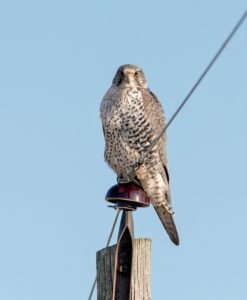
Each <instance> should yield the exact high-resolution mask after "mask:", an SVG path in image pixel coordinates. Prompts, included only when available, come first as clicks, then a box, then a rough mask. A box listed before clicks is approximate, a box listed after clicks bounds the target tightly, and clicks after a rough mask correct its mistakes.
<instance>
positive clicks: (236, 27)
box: [88, 10, 247, 300]
mask: <svg viewBox="0 0 247 300" xmlns="http://www.w3.org/2000/svg"><path fill="white" fill-rule="evenodd" d="M246 17H247V10H246V11H245V12H244V14H243V15H242V16H241V18H240V19H239V20H238V22H237V23H236V25H235V26H234V27H233V29H232V31H231V32H230V34H229V35H228V36H227V38H226V39H225V40H224V42H223V43H222V45H221V46H220V48H219V50H218V51H217V52H216V54H215V55H214V57H213V58H212V60H211V61H210V63H209V64H208V65H207V67H206V68H205V69H204V71H203V72H202V74H201V75H200V77H199V78H198V80H197V81H196V83H195V84H194V85H193V87H192V88H191V89H190V91H189V92H188V94H187V95H186V97H185V98H184V100H183V101H182V102H181V104H180V105H179V107H178V108H177V110H176V111H175V112H174V114H173V115H172V117H171V119H170V120H169V122H168V123H167V124H166V126H165V127H164V128H163V129H162V130H161V132H160V133H159V135H158V136H157V137H156V138H155V139H154V140H153V142H152V143H151V145H150V146H149V148H148V149H147V150H146V151H145V152H144V154H143V155H142V156H141V158H140V159H139V161H137V162H136V164H135V165H134V166H133V168H134V170H133V171H135V170H136V169H138V168H139V167H140V166H141V165H142V164H143V163H144V161H145V159H146V158H147V157H148V155H149V153H150V152H151V150H152V149H153V147H154V146H155V145H156V144H157V142H158V141H159V139H160V138H161V137H162V136H163V134H164V133H165V132H166V130H167V128H168V127H169V126H170V125H171V123H172V122H173V121H174V119H175V118H176V117H177V115H178V114H179V112H180V111H181V109H182V108H183V107H184V105H185V104H186V102H188V100H189V99H190V97H191V96H192V94H193V93H194V91H195V90H196V88H197V87H198V86H199V84H200V83H201V81H202V80H203V79H204V77H205V76H206V75H207V73H208V71H209V70H210V69H211V68H212V66H213V65H214V63H215V62H216V60H217V59H218V58H219V56H220V55H221V53H222V52H223V50H224V49H225V48H226V46H227V45H228V43H229V42H230V41H231V39H232V38H233V36H234V35H235V33H236V32H237V31H238V29H239V28H240V26H241V25H242V24H243V22H244V21H245V19H246ZM119 213H120V210H118V211H117V214H116V217H115V219H114V222H113V225H112V228H111V232H110V234H109V237H108V240H107V243H106V247H108V246H109V244H110V241H111V238H112V235H113V232H114V229H115V226H116V223H117V220H118V216H119ZM96 282H97V276H96V278H95V280H94V282H93V285H92V288H91V291H90V294H89V298H88V300H91V298H92V295H93V292H94V288H95V286H96Z"/></svg>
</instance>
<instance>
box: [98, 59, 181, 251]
mask: <svg viewBox="0 0 247 300" xmlns="http://www.w3.org/2000/svg"><path fill="white" fill-rule="evenodd" d="M100 118H101V121H102V127H103V133H104V138H105V151H104V158H105V160H106V162H107V163H108V165H109V166H110V168H112V170H113V171H114V172H115V173H116V174H117V176H118V178H120V179H123V180H126V181H131V179H133V177H135V179H136V180H137V181H138V182H139V184H140V185H141V187H142V188H143V190H144V191H145V193H146V194H147V196H148V198H149V200H150V202H151V204H152V205H153V207H154V209H155V211H156V213H157V215H158V216H159V219H160V221H161V223H162V224H163V226H164V228H165V230H166V232H167V233H168V236H169V237H170V239H171V241H172V242H173V243H174V244H175V245H179V236H178V232H177V229H176V225H175V223H174V219H173V214H174V211H173V209H172V204H171V193H170V186H169V173H168V164H167V154H166V133H165V132H164V134H163V135H162V136H161V138H160V139H159V140H158V141H157V143H156V144H155V146H154V147H153V148H152V149H151V151H150V153H149V155H148V156H147V157H146V158H145V159H144V162H143V163H142V164H141V165H140V166H139V167H138V168H137V169H135V170H134V176H133V174H132V176H131V174H130V173H131V172H130V170H131V168H130V167H131V166H134V165H135V164H136V162H137V161H139V159H140V158H141V157H142V155H143V153H144V152H145V151H147V150H148V149H149V147H150V145H151V144H152V142H153V141H154V140H155V138H156V137H157V136H158V134H159V133H160V132H161V130H162V129H163V128H164V127H165V115H164V110H163V108H162V105H161V103H160V101H159V99H158V98H157V97H156V96H155V94H154V93H153V92H152V91H151V90H150V89H149V87H148V83H147V80H146V79H145V75H144V71H143V70H142V69H141V68H140V67H138V66H137V65H133V64H125V65H122V66H120V67H119V68H118V70H117V72H116V74H115V76H114V78H113V81H112V85H111V86H110V88H109V89H108V90H107V92H106V94H105V95H104V97H103V100H102V102H101V105H100ZM132 171H133V170H132ZM132 173H133V172H132Z"/></svg>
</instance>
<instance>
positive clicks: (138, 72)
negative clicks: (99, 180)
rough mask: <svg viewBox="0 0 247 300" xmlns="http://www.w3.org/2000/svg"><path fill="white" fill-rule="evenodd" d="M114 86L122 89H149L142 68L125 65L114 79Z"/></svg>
mask: <svg viewBox="0 0 247 300" xmlns="http://www.w3.org/2000/svg"><path fill="white" fill-rule="evenodd" d="M112 84H113V85H115V86H118V87H120V88H128V87H129V88H147V87H148V85H147V81H146V79H145V76H144V72H143V70H142V69H141V68H139V67H138V66H135V65H123V66H120V67H119V68H118V70H117V73H116V75H115V77H114V78H113V82H112Z"/></svg>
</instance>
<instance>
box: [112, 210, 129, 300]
mask: <svg viewBox="0 0 247 300" xmlns="http://www.w3.org/2000/svg"><path fill="white" fill-rule="evenodd" d="M133 241H134V224H133V217H132V211H131V210H126V209H123V212H122V217H121V222H120V228H119V233H118V243H117V249H116V254H115V271H114V283H113V293H112V300H129V299H130V286H131V271H132V256H133Z"/></svg>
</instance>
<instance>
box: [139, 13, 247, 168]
mask: <svg viewBox="0 0 247 300" xmlns="http://www.w3.org/2000/svg"><path fill="white" fill-rule="evenodd" d="M246 17H247V10H246V11H245V12H244V14H243V15H242V16H241V18H240V19H239V20H238V22H237V24H236V25H235V26H234V28H233V29H232V31H231V32H230V34H229V35H228V36H227V38H226V39H225V41H224V42H223V44H222V45H221V47H220V48H219V50H218V51H217V52H216V54H215V55H214V57H213V58H212V60H211V61H210V63H209V64H208V65H207V67H206V68H205V70H204V71H203V72H202V74H201V76H200V77H199V78H198V80H197V81H196V83H195V84H194V85H193V87H192V88H191V90H190V91H189V93H188V94H187V96H186V97H185V98H184V100H183V101H182V103H181V104H180V106H179V107H178V108H177V110H176V111H175V113H174V114H173V116H172V117H171V119H170V120H169V122H168V123H167V125H166V126H165V127H164V128H163V129H162V131H161V132H160V133H159V135H158V136H157V137H156V138H155V139H154V140H153V142H152V143H151V145H150V146H149V148H148V149H147V150H146V151H145V152H144V154H143V155H142V156H141V158H140V159H139V161H138V162H136V163H135V165H134V169H136V168H138V167H140V166H141V165H142V164H143V163H144V160H145V159H146V158H147V157H148V155H149V153H150V152H151V150H152V149H153V147H154V146H155V145H156V144H157V142H158V141H159V139H160V138H161V137H162V136H163V134H164V133H165V132H166V130H167V128H168V127H169V126H170V125H171V123H172V122H173V121H174V119H175V118H176V117H177V115H178V114H179V112H180V111H181V109H182V108H183V107H184V105H185V104H186V102H187V101H188V100H189V99H190V97H191V95H192V94H193V93H194V91H195V90H196V88H197V87H198V85H199V84H200V83H201V81H202V80H203V78H204V77H205V76H206V75H207V73H208V71H209V70H210V69H211V67H212V66H213V65H214V63H215V62H216V60H217V59H218V58H219V56H220V55H221V53H222V52H223V50H224V49H225V48H226V46H227V44H228V43H229V42H230V40H231V39H232V37H233V36H234V35H235V33H236V32H237V31H238V29H239V28H240V26H241V25H242V24H243V22H244V20H245V18H246Z"/></svg>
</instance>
